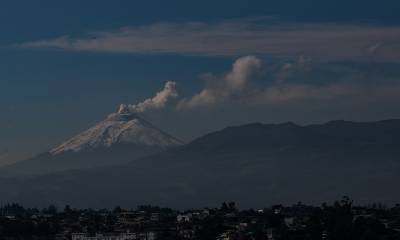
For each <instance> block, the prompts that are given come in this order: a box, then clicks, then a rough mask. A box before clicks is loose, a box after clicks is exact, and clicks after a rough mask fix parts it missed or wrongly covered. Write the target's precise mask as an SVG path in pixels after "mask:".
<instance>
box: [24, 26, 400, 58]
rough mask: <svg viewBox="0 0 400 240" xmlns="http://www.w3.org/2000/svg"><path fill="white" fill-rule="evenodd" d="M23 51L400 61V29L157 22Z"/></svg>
mask: <svg viewBox="0 0 400 240" xmlns="http://www.w3.org/2000/svg"><path fill="white" fill-rule="evenodd" d="M17 46H18V47H22V48H50V49H62V50H67V51H89V52H105V53H134V54H135V53H138V54H182V55H212V56H243V55H251V54H268V55H269V56H276V57H293V56H295V57H297V56H299V55H304V56H306V57H311V58H313V59H316V60H317V59H321V60H377V61H396V62H398V61H400V27H399V26H390V27H389V26H377V25H367V24H322V23H320V24H304V23H288V22H282V23H280V22H278V21H273V22H268V21H263V20H260V19H238V20H231V21H223V22H216V23H203V22H188V23H156V24H150V25H144V26H139V27H126V28H121V29H118V30H116V31H109V32H95V33H91V34H89V35H88V36H85V37H81V38H74V37H71V36H60V37H57V38H54V39H46V40H39V41H31V42H25V43H22V44H17Z"/></svg>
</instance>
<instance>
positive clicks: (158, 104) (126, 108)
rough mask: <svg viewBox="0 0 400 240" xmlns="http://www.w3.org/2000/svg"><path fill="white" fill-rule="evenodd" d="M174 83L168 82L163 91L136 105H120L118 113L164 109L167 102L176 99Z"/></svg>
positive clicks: (176, 93) (176, 92)
mask: <svg viewBox="0 0 400 240" xmlns="http://www.w3.org/2000/svg"><path fill="white" fill-rule="evenodd" d="M178 95H179V94H178V91H177V89H176V82H173V81H168V82H166V83H165V86H164V89H163V90H161V91H160V92H158V93H157V94H156V95H155V96H154V97H153V98H148V99H146V100H144V101H143V102H140V103H138V104H130V105H126V104H121V106H120V108H119V110H118V113H141V112H145V111H147V110H151V109H160V108H164V107H165V106H166V104H167V103H168V101H169V100H170V99H172V98H177V97H178Z"/></svg>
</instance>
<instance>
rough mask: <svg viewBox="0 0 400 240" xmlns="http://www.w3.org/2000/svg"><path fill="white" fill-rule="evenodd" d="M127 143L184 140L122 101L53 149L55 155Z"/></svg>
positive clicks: (161, 143) (168, 144)
mask: <svg viewBox="0 0 400 240" xmlns="http://www.w3.org/2000/svg"><path fill="white" fill-rule="evenodd" d="M118 143H124V144H133V145H137V146H146V147H147V146H150V147H160V148H169V147H174V146H178V145H181V144H182V143H181V142H180V141H179V140H178V139H176V138H174V137H172V136H170V135H168V134H166V133H164V132H162V131H161V130H160V129H158V128H157V127H155V126H153V125H152V124H151V123H149V122H147V121H146V120H144V119H142V118H141V117H139V116H138V115H137V114H135V113H131V112H129V111H128V110H127V108H126V106H125V105H121V107H120V109H119V111H118V112H117V113H112V114H110V115H109V116H108V117H107V118H106V119H105V120H103V121H102V122H100V123H98V124H97V125H95V126H93V127H91V128H89V129H88V130H86V131H84V132H82V133H81V134H79V135H77V136H75V137H73V138H72V139H70V140H68V141H66V142H65V143H63V144H61V145H60V146H58V147H56V148H54V149H52V150H51V151H50V153H51V154H53V155H58V154H61V153H64V152H68V151H73V152H80V151H85V150H92V149H96V148H104V147H110V146H112V145H114V144H118Z"/></svg>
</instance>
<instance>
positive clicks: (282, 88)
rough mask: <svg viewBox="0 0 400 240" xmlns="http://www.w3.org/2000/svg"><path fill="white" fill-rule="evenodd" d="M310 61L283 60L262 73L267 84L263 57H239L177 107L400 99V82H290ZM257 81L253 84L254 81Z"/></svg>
mask: <svg viewBox="0 0 400 240" xmlns="http://www.w3.org/2000/svg"><path fill="white" fill-rule="evenodd" d="M310 63H311V60H310V59H305V58H304V57H302V56H300V57H299V58H298V60H297V61H295V62H291V63H283V64H282V66H281V67H279V68H278V70H277V73H273V74H269V77H266V76H261V78H262V80H263V83H264V84H256V83H255V81H254V80H255V77H256V76H257V73H261V72H263V71H262V70H263V69H261V68H262V65H261V60H260V59H258V58H257V57H254V56H246V57H242V58H239V59H237V60H236V61H235V63H234V64H233V66H232V70H231V71H230V72H229V73H227V74H225V75H222V76H220V77H216V76H214V75H209V76H208V81H209V84H208V85H207V86H206V87H205V88H204V89H202V90H201V91H200V92H199V93H197V94H195V95H193V96H192V97H189V98H185V99H182V100H181V101H180V102H179V103H178V106H177V109H178V110H188V109H196V108H199V107H203V108H204V107H214V106H218V105H223V104H232V103H233V104H235V103H238V104H246V105H262V104H272V105H275V104H291V103H298V102H299V101H307V100H313V101H329V100H335V99H342V100H343V99H351V101H357V100H361V99H362V100H367V101H368V98H371V99H379V100H385V99H386V100H395V99H400V97H399V96H398V94H397V93H396V92H397V91H398V90H399V89H400V84H399V83H397V82H386V83H377V84H375V85H373V84H372V85H371V84H368V83H367V84H364V83H363V82H360V81H343V80H341V79H337V81H334V82H328V83H325V84H324V83H319V84H316V83H312V82H301V81H299V82H296V81H293V79H290V81H287V80H288V79H287V78H288V76H283V75H284V74H286V75H287V74H292V76H290V77H291V78H294V79H296V74H299V73H304V72H308V71H311V66H310ZM252 82H254V84H253V83H252Z"/></svg>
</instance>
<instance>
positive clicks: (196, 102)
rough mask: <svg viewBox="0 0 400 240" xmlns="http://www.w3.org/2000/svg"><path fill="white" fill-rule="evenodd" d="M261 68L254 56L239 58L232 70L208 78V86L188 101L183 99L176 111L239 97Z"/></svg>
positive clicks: (259, 61) (258, 60)
mask: <svg viewBox="0 0 400 240" xmlns="http://www.w3.org/2000/svg"><path fill="white" fill-rule="evenodd" d="M260 68H261V60H260V59H258V58H257V57H254V56H246V57H241V58H239V59H237V60H236V61H235V63H234V64H233V66H232V70H231V71H230V72H229V73H227V74H226V75H224V76H222V77H215V76H212V75H211V76H208V78H210V79H209V81H210V85H209V86H208V87H206V88H205V89H203V90H202V91H201V92H200V93H198V94H196V95H194V96H193V97H192V98H190V99H183V100H182V101H181V102H180V103H179V104H178V109H183V108H193V107H197V106H207V105H213V104H215V103H219V102H223V101H226V100H230V99H231V98H233V97H235V96H238V95H241V94H242V92H243V91H244V90H245V88H246V86H247V84H248V82H249V81H250V80H251V78H252V77H253V76H254V75H255V74H256V73H257V72H258V71H259V69H260Z"/></svg>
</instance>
